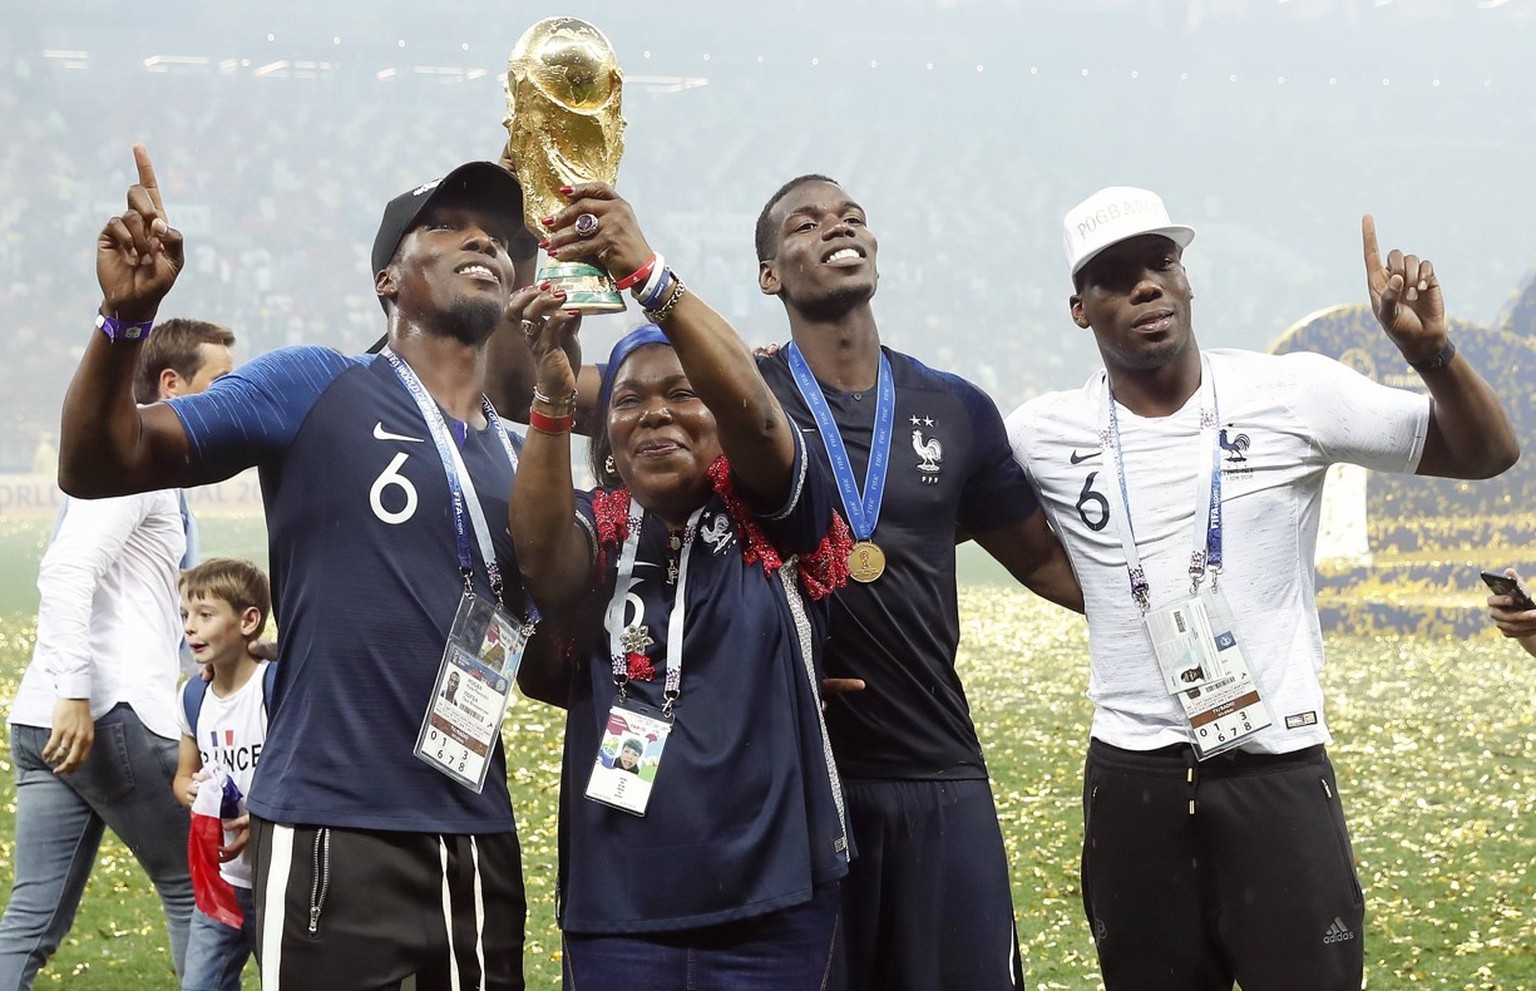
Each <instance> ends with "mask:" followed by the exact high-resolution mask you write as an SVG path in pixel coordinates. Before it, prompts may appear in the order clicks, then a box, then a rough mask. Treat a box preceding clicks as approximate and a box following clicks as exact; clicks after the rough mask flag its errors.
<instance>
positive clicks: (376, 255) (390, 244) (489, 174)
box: [372, 162, 532, 304]
mask: <svg viewBox="0 0 1536 991" xmlns="http://www.w3.org/2000/svg"><path fill="white" fill-rule="evenodd" d="M442 197H452V198H454V199H459V198H460V197H464V198H468V199H469V200H471V201H472V202H475V203H477V204H480V205H481V206H483V207H484V208H485V209H487V210H491V211H495V212H496V214H497V218H498V219H499V220H503V221H505V223H506V227H507V230H506V233H507V239H508V241H507V243H508V245H509V246H510V245H512V244H513V243H514V241H515V240H517V239H518V235H519V233H521V234H522V235H524V236H526V237H529V238H531V237H532V235H530V234H528V232H527V231H526V230H525V229H524V227H523V187H522V186H521V185H520V184H519V183H518V181H517V177H516V176H514V175H513V174H512V173H510V172H508V171H507V170H506V169H504V168H502V167H501V166H500V165H497V164H496V163H495V162H465V163H464V164H463V165H460V166H459V167H458V168H456V169H454V170H453V171H452V172H450V173H448V174H447V175H445V176H443V177H442V178H441V179H434V180H433V181H432V182H426V183H422V184H421V185H420V186H417V187H416V188H415V189H412V190H409V191H407V192H404V193H401V194H400V195H399V196H396V197H395V198H394V199H392V200H390V201H389V203H388V205H386V206H385V207H384V218H383V219H382V220H380V221H379V233H378V234H377V235H375V236H374V239H373V273H372V274H373V275H375V276H377V275H378V274H379V273H380V272H382V271H384V270H385V269H386V268H388V267H389V263H390V260H391V259H392V258H394V257H395V251H396V249H398V248H399V247H400V242H401V241H403V240H404V239H405V235H406V234H407V233H409V232H410V230H411V228H412V226H414V225H415V223H416V218H417V217H418V216H420V215H421V211H423V210H425V209H426V208H427V206H428V205H429V204H431V203H433V202H435V201H437V200H438V199H440V198H442ZM379 302H380V303H381V304H382V303H383V299H382V298H380V300H379Z"/></svg>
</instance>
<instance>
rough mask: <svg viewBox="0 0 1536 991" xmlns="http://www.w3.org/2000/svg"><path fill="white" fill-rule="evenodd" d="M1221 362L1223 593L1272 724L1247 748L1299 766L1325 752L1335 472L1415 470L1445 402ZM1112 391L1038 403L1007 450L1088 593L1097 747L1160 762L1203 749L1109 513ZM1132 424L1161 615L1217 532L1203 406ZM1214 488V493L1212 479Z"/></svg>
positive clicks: (1312, 367) (1350, 380)
mask: <svg viewBox="0 0 1536 991" xmlns="http://www.w3.org/2000/svg"><path fill="white" fill-rule="evenodd" d="M1205 353H1206V355H1207V357H1208V358H1209V359H1210V368H1211V369H1212V375H1213V378H1214V380H1215V387H1216V388H1215V392H1216V406H1217V417H1218V427H1219V430H1220V433H1219V435H1218V437H1219V441H1218V445H1219V446H1218V449H1217V451H1216V456H1217V461H1218V463H1219V464H1220V466H1221V502H1222V525H1223V569H1222V572H1221V575H1220V586H1219V587H1220V589H1221V591H1222V593H1223V594H1224V595H1225V596H1226V598H1227V601H1228V602H1229V603H1230V604H1231V606H1232V610H1233V613H1234V614H1235V616H1236V618H1237V632H1238V636H1239V638H1240V639H1241V640H1243V642H1244V644H1245V648H1246V652H1247V656H1248V660H1249V663H1250V665H1251V666H1252V668H1253V676H1254V679H1255V682H1256V683H1257V686H1258V688H1259V691H1260V692H1261V694H1262V696H1263V698H1264V700H1265V702H1266V703H1267V705H1268V707H1269V712H1270V716H1271V718H1272V719H1273V720H1274V722H1273V724H1272V725H1271V726H1270V727H1268V728H1267V729H1264V730H1261V731H1260V732H1259V733H1257V734H1256V735H1255V736H1254V737H1253V738H1252V739H1251V740H1249V741H1248V742H1247V743H1245V744H1244V745H1243V749H1245V750H1251V751H1256V752H1261V753H1287V752H1290V751H1293V750H1299V749H1301V748H1303V747H1308V746H1312V745H1314V744H1318V743H1327V742H1328V741H1329V740H1330V739H1331V738H1330V737H1329V735H1328V728H1327V723H1326V721H1325V720H1324V717H1323V696H1322V689H1321V687H1320V686H1319V684H1318V673H1319V672H1320V671H1321V670H1322V665H1323V645H1322V632H1321V629H1320V626H1319V623H1318V618H1317V605H1316V602H1315V592H1316V584H1315V580H1314V570H1313V556H1314V552H1315V550H1316V546H1317V531H1318V521H1319V517H1320V513H1321V504H1322V492H1323V476H1324V473H1325V472H1326V471H1327V469H1328V466H1329V465H1330V464H1333V463H1335V462H1350V463H1353V464H1358V465H1362V466H1364V467H1366V468H1369V469H1373V470H1376V471H1395V472H1409V471H1413V470H1414V469H1415V468H1416V467H1417V466H1418V463H1419V458H1420V456H1421V455H1422V453H1423V450H1424V438H1425V435H1426V432H1427V430H1428V427H1429V400H1428V397H1426V396H1423V395H1419V394H1417V393H1413V392H1407V391H1404V390H1399V389H1389V388H1386V387H1385V386H1381V385H1377V384H1376V383H1374V382H1371V381H1370V380H1369V379H1367V378H1365V377H1364V376H1362V375H1360V374H1358V373H1356V372H1354V371H1351V370H1350V369H1348V368H1346V367H1344V366H1343V365H1341V364H1339V363H1338V362H1337V361H1334V360H1333V359H1331V358H1327V357H1324V356H1322V355H1318V354H1310V353H1294V354H1287V355H1268V354H1258V353H1255V352H1251V351H1231V350H1217V351H1207V352H1205ZM1106 388H1107V383H1106V376H1105V373H1104V372H1103V371H1099V372H1097V373H1095V374H1094V375H1093V376H1092V377H1091V378H1090V379H1089V380H1088V382H1087V384H1086V385H1084V387H1083V388H1081V389H1078V390H1075V391H1071V392H1055V393H1050V394H1048V395H1044V396H1040V397H1038V398H1036V399H1033V400H1030V401H1029V402H1027V403H1025V404H1024V405H1022V406H1020V407H1019V408H1018V409H1016V410H1015V411H1014V412H1013V414H1012V415H1010V416H1009V417H1008V421H1007V426H1008V436H1009V440H1010V441H1011V443H1012V444H1013V449H1014V453H1015V455H1016V456H1017V457H1018V459H1019V462H1020V463H1021V464H1022V465H1023V466H1024V469H1025V471H1026V472H1027V473H1028V474H1029V477H1030V481H1031V482H1033V483H1034V485H1035V487H1036V488H1037V489H1038V490H1039V492H1040V496H1041V503H1042V504H1043V505H1044V506H1045V510H1046V512H1047V513H1048V514H1049V518H1050V521H1051V526H1052V528H1053V529H1055V531H1056V533H1057V534H1058V535H1059V536H1060V538H1061V542H1062V544H1063V545H1064V546H1065V548H1066V551H1067V555H1068V556H1069V558H1070V559H1071V561H1072V567H1073V569H1074V570H1075V571H1076V572H1077V577H1078V580H1079V581H1080V582H1081V583H1082V586H1083V598H1084V602H1085V604H1086V607H1087V614H1088V632H1089V651H1090V668H1091V673H1090V677H1089V684H1088V697H1089V698H1090V699H1091V700H1092V701H1093V703H1094V706H1095V709H1094V717H1093V727H1092V734H1093V736H1094V737H1095V738H1097V739H1099V740H1102V741H1103V742H1105V743H1108V744H1110V745H1112V746H1116V747H1122V748H1124V749H1127V750H1151V749H1155V748H1157V747H1163V746H1167V745H1169V744H1174V743H1187V742H1188V741H1189V729H1188V724H1187V722H1186V720H1185V717H1184V713H1183V710H1182V708H1181V707H1180V705H1179V703H1178V701H1177V700H1176V699H1175V698H1174V697H1173V696H1172V695H1169V694H1168V693H1167V690H1166V689H1165V688H1164V686H1163V680H1162V676H1161V672H1160V669H1159V668H1158V664H1157V660H1156V658H1155V657H1154V656H1153V654H1152V648H1151V643H1150V641H1149V639H1148V636H1147V633H1146V631H1145V629H1144V627H1143V626H1142V622H1141V613H1140V610H1139V609H1138V607H1137V605H1136V602H1135V600H1134V599H1132V597H1131V591H1130V580H1129V578H1128V576H1127V571H1126V554H1125V550H1124V548H1123V546H1122V544H1121V540H1120V533H1119V529H1118V527H1117V526H1116V524H1115V521H1114V520H1113V519H1112V518H1111V513H1110V501H1109V500H1110V499H1111V498H1113V499H1116V500H1118V499H1119V498H1120V494H1119V485H1118V482H1117V481H1116V478H1115V469H1114V462H1113V461H1112V460H1111V458H1110V456H1109V453H1108V452H1107V450H1106V449H1105V448H1104V447H1103V446H1102V443H1103V442H1108V430H1107V427H1108V424H1107V422H1106V421H1107V415H1106V414H1107V411H1108V406H1107V404H1106V403H1105V401H1104V400H1105V390H1106ZM1116 417H1117V419H1118V422H1119V429H1120V438H1121V447H1122V450H1123V452H1124V459H1125V483H1126V489H1127V496H1128V500H1127V501H1128V505H1129V509H1130V519H1131V526H1132V528H1133V529H1134V531H1135V534H1136V545H1135V546H1136V549H1137V551H1138V553H1139V555H1140V557H1141V560H1142V565H1143V567H1144V568H1145V570H1146V577H1147V580H1148V582H1149V583H1150V585H1151V605H1152V607H1153V608H1156V607H1158V606H1161V605H1163V604H1166V603H1168V602H1170V601H1173V600H1175V599H1178V598H1181V597H1183V596H1186V595H1188V594H1189V587H1190V576H1189V564H1190V552H1191V550H1192V548H1193V546H1194V544H1195V540H1196V532H1195V527H1196V526H1197V525H1200V526H1201V527H1202V528H1203V517H1202V522H1201V523H1200V524H1197V523H1196V517H1197V516H1200V515H1201V513H1202V511H1203V510H1202V509H1197V501H1196V500H1197V492H1196V489H1197V479H1196V477H1195V476H1196V474H1197V473H1199V471H1200V457H1201V443H1202V439H1201V429H1200V426H1201V425H1200V401H1199V393H1198V392H1197V393H1196V394H1195V395H1194V396H1192V397H1191V398H1190V399H1189V401H1188V402H1187V403H1186V404H1185V405H1184V407H1183V408H1182V409H1180V410H1178V411H1177V412H1175V413H1173V414H1171V415H1169V416H1164V417H1151V418H1148V417H1140V416H1137V415H1136V414H1134V413H1132V412H1131V411H1130V410H1127V409H1125V408H1124V407H1123V406H1120V405H1118V404H1117V405H1116ZM1101 438H1103V439H1104V440H1103V442H1101ZM1198 484H1199V486H1201V487H1202V488H1208V485H1209V479H1208V478H1207V479H1202V480H1199V482H1198ZM1209 580H1210V579H1209V578H1207V582H1209Z"/></svg>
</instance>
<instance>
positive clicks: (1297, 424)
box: [1008, 187, 1519, 991]
mask: <svg viewBox="0 0 1536 991" xmlns="http://www.w3.org/2000/svg"><path fill="white" fill-rule="evenodd" d="M1064 234H1065V243H1066V249H1067V263H1068V267H1069V269H1070V271H1071V276H1072V280H1073V293H1072V296H1071V301H1070V305H1071V310H1072V318H1073V320H1074V322H1076V324H1077V325H1078V326H1079V327H1081V328H1083V329H1085V330H1088V329H1091V330H1092V331H1093V335H1094V339H1095V341H1096V342H1097V344H1098V347H1099V352H1100V354H1101V355H1102V357H1103V359H1104V369H1103V370H1102V371H1100V372H1097V373H1095V374H1094V375H1093V376H1091V377H1090V378H1089V380H1088V382H1087V384H1086V385H1084V386H1083V387H1082V388H1080V389H1076V390H1073V391H1069V392H1055V393H1050V394H1047V395H1044V396H1040V397H1038V398H1036V399H1032V400H1030V401H1029V402H1027V403H1025V404H1024V405H1023V406H1021V407H1020V408H1019V409H1018V410H1017V411H1016V412H1015V413H1013V414H1012V415H1011V416H1010V417H1009V418H1008V428H1009V434H1010V437H1011V439H1012V442H1013V445H1014V448H1015V450H1016V452H1017V453H1018V455H1019V458H1020V461H1021V462H1022V463H1023V465H1024V466H1025V468H1026V470H1027V471H1028V472H1029V475H1030V478H1031V481H1032V482H1034V483H1035V484H1036V485H1037V486H1038V488H1039V490H1040V492H1041V499H1042V501H1043V502H1044V504H1045V506H1046V511H1047V512H1048V513H1049V514H1050V516H1051V522H1052V525H1053V527H1054V528H1055V529H1056V532H1057V533H1059V534H1060V535H1061V539H1062V541H1063V543H1064V544H1065V545H1066V547H1067V550H1068V553H1069V554H1070V555H1071V557H1072V560H1073V564H1074V567H1075V569H1076V572H1077V575H1078V577H1079V578H1080V579H1081V580H1082V586H1083V595H1084V599H1085V601H1086V604H1087V614H1088V631H1089V654H1090V678H1089V688H1088V694H1089V697H1090V698H1091V699H1092V700H1093V702H1094V706H1095V709H1094V716H1093V726H1092V734H1091V740H1090V742H1089V746H1088V758H1087V762H1086V766H1085V768H1084V783H1083V819H1084V840H1083V862H1082V879H1083V906H1084V910H1085V913H1086V915H1087V917H1088V920H1089V924H1090V926H1091V929H1092V933H1093V938H1094V943H1095V946H1096V948H1097V950H1098V955H1099V965H1100V969H1101V970H1102V972H1103V976H1104V984H1105V986H1106V987H1107V988H1110V989H1111V991H1120V989H1127V988H1135V989H1138V991H1162V989H1167V991H1174V989H1177V991H1231V988H1232V986H1233V983H1234V981H1235V982H1236V983H1237V984H1239V985H1241V987H1242V988H1243V989H1244V991H1279V989H1284V988H1308V989H1312V991H1358V989H1359V988H1360V983H1361V975H1362V970H1363V962H1364V949H1363V944H1364V937H1365V934H1364V931H1363V920H1364V914H1365V905H1364V899H1363V897H1362V894H1361V890H1360V883H1359V880H1358V878H1357V877H1356V875H1355V869H1354V863H1353V858H1352V856H1351V854H1350V844H1349V834H1348V830H1347V828H1346V825H1345V819H1344V810H1343V807H1342V805H1341V802H1340V799H1339V790H1338V785H1337V782H1336V781H1335V778H1334V773H1333V768H1332V766H1331V764H1330V762H1329V760H1328V757H1327V754H1326V753H1325V751H1324V745H1325V744H1327V743H1328V742H1329V739H1330V737H1329V734H1328V729H1327V723H1326V720H1325V718H1324V710H1323V695H1322V689H1321V686H1320V684H1319V682H1318V673H1319V672H1320V671H1321V670H1322V666H1323V649H1322V647H1323V642H1322V634H1321V631H1320V628H1319V621H1318V615H1317V605H1316V602H1315V600H1314V597H1313V589H1314V586H1313V561H1312V550H1313V548H1314V547H1315V546H1316V544H1317V534H1318V525H1319V519H1320V516H1321V496H1322V489H1323V478H1324V475H1325V473H1326V471H1327V469H1328V466H1329V465H1330V464H1333V463H1336V462H1349V463H1352V464H1358V465H1362V466H1364V467H1367V468H1370V469H1373V470H1377V471H1398V472H1416V473H1417V474H1420V475H1438V476H1445V477H1452V478H1485V477H1488V476H1491V475H1494V474H1497V473H1499V472H1501V471H1503V470H1504V469H1505V468H1507V467H1508V466H1509V465H1511V464H1513V463H1514V461H1515V458H1516V457H1517V456H1518V454H1519V446H1518V444H1517V442H1516V440H1515V435H1514V430H1513V428H1512V427H1511V425H1510V422H1509V418H1508V417H1507V416H1506V415H1505V413H1504V410H1503V409H1502V407H1501V406H1500V403H1499V400H1498V398H1497V397H1496V396H1495V395H1494V394H1493V391H1492V390H1491V389H1490V388H1489V387H1488V385H1487V383H1486V382H1484V381H1483V379H1482V378H1481V377H1480V376H1479V375H1478V374H1477V372H1476V371H1475V370H1474V369H1473V368H1472V366H1471V365H1470V364H1469V363H1468V361H1467V359H1466V358H1465V357H1464V356H1461V355H1458V354H1457V352H1456V348H1455V345H1454V344H1452V343H1451V341H1450V338H1448V337H1447V336H1446V326H1445V309H1444V303H1443V301H1442V299H1441V292H1440V285H1439V281H1438V279H1437V278H1436V276H1435V273H1434V269H1433V267H1432V266H1431V265H1430V263H1429V262H1428V261H1421V260H1420V259H1418V258H1416V257H1414V256H1412V255H1408V256H1404V255H1403V254H1402V253H1401V252H1399V251H1396V250H1394V251H1392V252H1391V253H1390V254H1389V255H1388V256H1387V258H1386V261H1385V264H1383V261H1382V258H1381V254H1380V251H1379V249H1378V247H1377V242H1376V230H1375V224H1374V222H1373V221H1372V219H1371V218H1370V217H1369V216H1367V217H1365V218H1364V221H1363V224H1362V241H1363V247H1364V258H1365V268H1366V276H1367V284H1368V289H1369V294H1370V299H1371V305H1372V309H1373V310H1374V311H1375V314H1376V317H1377V320H1378V322H1380V323H1381V325H1382V327H1383V329H1384V330H1385V331H1386V333H1387V335H1388V336H1389V337H1390V338H1391V340H1392V341H1393V343H1394V344H1396V345H1397V347H1398V349H1399V350H1400V351H1401V352H1402V355H1403V357H1404V359H1405V360H1406V362H1407V363H1408V365H1409V366H1410V367H1412V368H1413V369H1415V370H1416V371H1417V372H1418V374H1419V375H1420V377H1421V379H1422V380H1423V383H1424V386H1425V390H1426V391H1427V392H1428V395H1427V396H1425V395H1423V394H1420V393H1416V392H1410V391H1407V390H1402V389H1391V388H1387V387H1385V386H1382V385H1379V384H1377V383H1375V382H1372V381H1370V380H1369V379H1367V378H1365V377H1364V376H1362V375H1360V374H1358V373H1356V372H1354V371H1352V370H1350V369H1348V368H1346V367H1345V366H1343V365H1341V364H1340V363H1339V362H1337V361H1334V360H1333V359H1331V358H1327V357H1324V356H1323V355H1319V354H1308V353H1294V354H1284V355H1270V354H1258V353H1254V352H1250V351H1239V350H1207V351H1202V350H1201V348H1200V346H1199V344H1198V343H1197V341H1196V340H1195V333H1194V329H1193V323H1192V317H1191V302H1190V301H1191V299H1192V298H1193V296H1194V293H1193V292H1191V291H1190V286H1189V281H1188V279H1187V278H1186V277H1185V272H1184V265H1183V260H1182V259H1183V252H1184V249H1185V248H1186V247H1187V246H1188V245H1189V244H1190V243H1191V241H1192V240H1193V238H1194V236H1195V231H1194V229H1193V228H1191V227H1187V226H1184V225H1181V224H1174V223H1171V222H1170V220H1169V217H1168V211H1167V209H1166V208H1165V207H1164V205H1163V201H1162V200H1161V199H1160V198H1159V197H1158V196H1157V195H1156V194H1154V193H1151V192H1148V191H1147V190H1143V189H1134V188H1130V187H1114V188H1110V189H1105V190H1101V191H1100V192H1098V193H1096V194H1094V195H1093V196H1091V197H1089V198H1088V199H1087V200H1085V201H1083V202H1082V203H1081V204H1079V205H1078V206H1077V207H1074V208H1073V209H1072V211H1071V212H1069V213H1068V215H1067V220H1066V223H1065V225H1064ZM1237 440H1241V443H1240V444H1239V443H1234V441H1237ZM1181 624H1182V625H1181Z"/></svg>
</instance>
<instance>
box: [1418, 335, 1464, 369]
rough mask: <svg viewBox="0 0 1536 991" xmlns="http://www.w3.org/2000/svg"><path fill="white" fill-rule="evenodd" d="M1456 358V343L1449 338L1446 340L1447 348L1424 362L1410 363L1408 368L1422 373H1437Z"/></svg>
mask: <svg viewBox="0 0 1536 991" xmlns="http://www.w3.org/2000/svg"><path fill="white" fill-rule="evenodd" d="M1454 357H1456V342H1455V341H1453V340H1451V339H1450V338H1449V337H1447V338H1446V339H1445V347H1443V348H1441V349H1440V350H1439V351H1437V352H1435V353H1434V354H1433V355H1431V356H1430V357H1428V358H1425V359H1424V360H1423V361H1410V362H1408V367H1409V368H1412V369H1413V370H1414V371H1416V372H1420V373H1423V372H1437V371H1439V370H1440V369H1442V368H1444V367H1445V366H1446V365H1449V364H1450V363H1451V359H1452V358H1454Z"/></svg>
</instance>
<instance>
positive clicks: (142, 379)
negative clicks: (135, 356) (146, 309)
mask: <svg viewBox="0 0 1536 991" xmlns="http://www.w3.org/2000/svg"><path fill="white" fill-rule="evenodd" d="M234 343H235V335H234V332H233V331H231V330H229V329H228V328H225V327H220V326H219V325H218V324H216V323H209V322H207V321H206V320H186V319H183V318H181V317H173V318H172V319H170V320H162V321H160V322H159V323H157V324H155V329H154V332H153V333H151V334H150V335H149V343H147V344H145V345H144V348H143V350H141V351H140V352H139V367H138V368H137V369H136V370H135V371H134V375H133V398H134V399H135V400H137V401H138V402H140V403H144V404H148V403H152V402H154V401H155V400H157V399H159V398H160V373H161V372H163V371H165V370H166V369H167V368H169V369H171V370H173V371H175V373H176V374H177V375H180V376H181V377H182V378H184V379H191V378H193V377H195V376H196V375H197V372H198V370H199V369H200V368H202V367H203V345H204V344H222V345H224V346H225V347H232V346H233V345H234Z"/></svg>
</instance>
